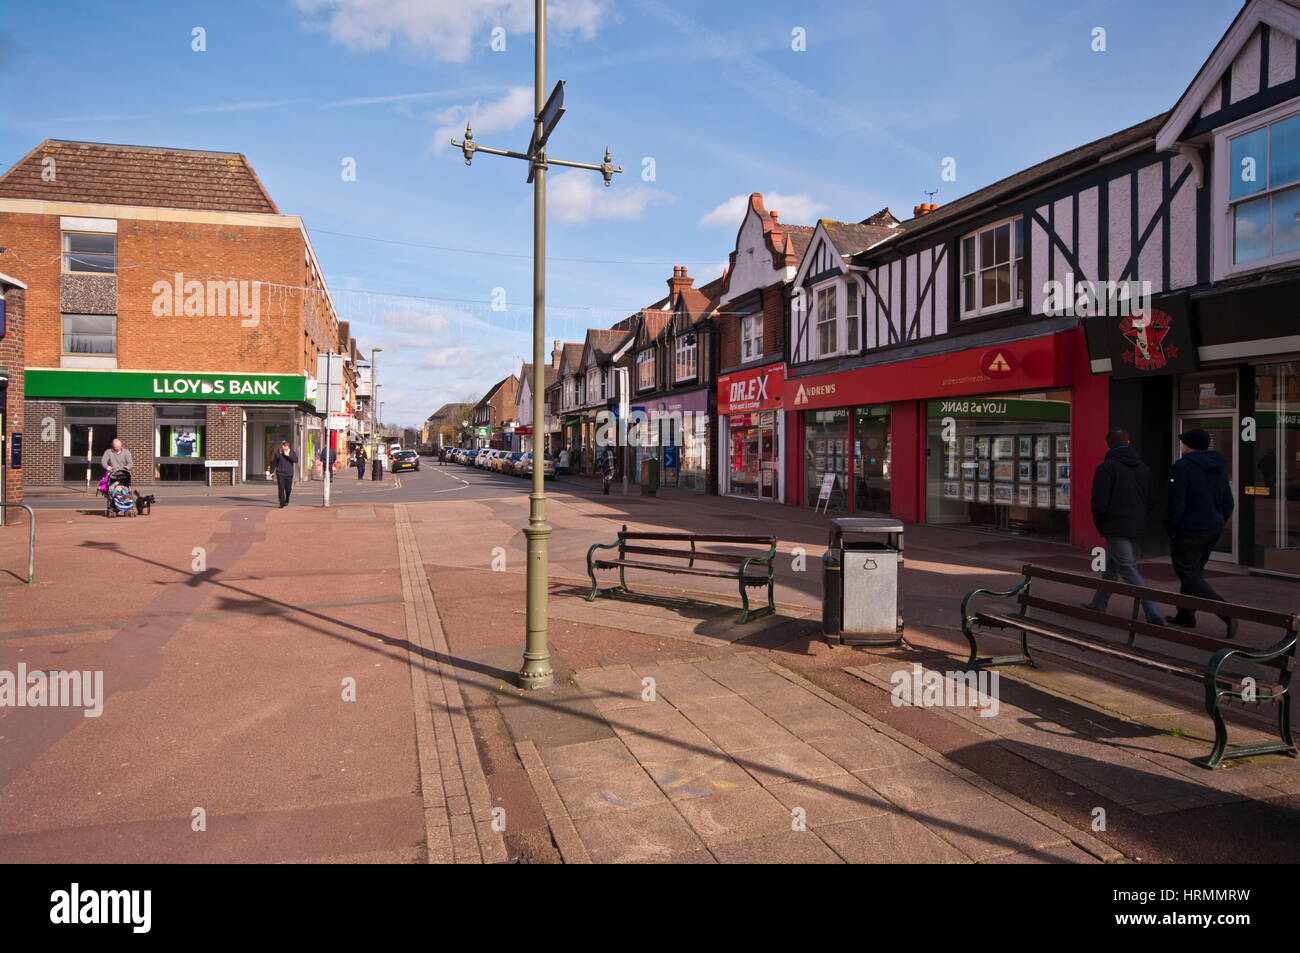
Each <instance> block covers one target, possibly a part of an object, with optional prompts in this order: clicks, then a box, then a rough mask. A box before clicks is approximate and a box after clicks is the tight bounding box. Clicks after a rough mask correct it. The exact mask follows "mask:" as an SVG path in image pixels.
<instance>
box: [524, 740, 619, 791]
mask: <svg viewBox="0 0 1300 953" xmlns="http://www.w3.org/2000/svg"><path fill="white" fill-rule="evenodd" d="M541 756H542V761H543V763H545V765H546V770H547V772H548V773H549V774H550V775H551V777H552V778H554V779H555V780H556V781H565V780H568V779H570V778H581V777H586V776H587V775H591V774H603V773H604V772H606V771H613V770H615V769H617V768H627V767H632V766H633V765H635V764H636V758H634V757H633V756H632V753H631V752H630V751H628V750H627V746H626V745H624V744H623V742H622V741H620V740H619V739H618V738H602V739H600V740H599V741H582V742H579V743H578V744H573V745H564V746H563V747H559V748H546V749H544V750H543V751H542V752H541Z"/></svg>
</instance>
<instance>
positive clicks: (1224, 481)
mask: <svg viewBox="0 0 1300 953" xmlns="http://www.w3.org/2000/svg"><path fill="white" fill-rule="evenodd" d="M1178 440H1179V442H1180V443H1181V445H1182V447H1181V449H1182V458H1181V459H1180V460H1179V461H1178V462H1177V463H1175V464H1174V465H1173V466H1172V467H1170V468H1169V503H1168V505H1167V506H1166V507H1165V528H1166V529H1167V530H1168V531H1169V558H1170V559H1171V560H1173V564H1174V572H1175V573H1177V574H1178V581H1179V582H1180V583H1181V586H1180V587H1179V590H1178V591H1179V592H1181V593H1182V594H1183V595H1185V596H1200V597H1201V598H1203V599H1215V600H1217V601H1219V602H1223V601H1225V600H1224V598H1223V597H1222V596H1221V595H1219V594H1218V593H1217V592H1215V591H1214V588H1213V587H1212V586H1211V585H1210V584H1209V583H1208V582H1206V581H1205V577H1204V576H1203V575H1202V573H1203V572H1204V570H1205V564H1206V563H1207V562H1209V559H1210V554H1211V553H1212V552H1214V547H1215V544H1216V543H1218V541H1219V536H1220V535H1222V533H1223V527H1224V525H1226V523H1227V522H1228V517H1230V516H1232V510H1233V499H1232V487H1231V486H1230V485H1229V484H1228V473H1227V468H1226V467H1225V465H1224V462H1223V454H1221V453H1219V451H1217V450H1211V449H1210V435H1209V434H1208V433H1206V432H1205V431H1204V430H1201V429H1199V428H1198V429H1195V430H1189V431H1187V432H1186V433H1182V434H1179V435H1178ZM1219 618H1221V619H1223V621H1224V622H1225V623H1226V624H1227V626H1228V637H1229V638H1231V637H1232V636H1234V635H1236V632H1237V620H1236V619H1229V618H1227V617H1225V616H1220V617H1219ZM1169 621H1171V622H1172V623H1173V624H1174V625H1181V626H1187V627H1188V628H1191V627H1192V626H1194V625H1196V612H1195V611H1194V610H1192V609H1179V610H1178V613H1177V615H1175V616H1174V617H1173V618H1172V619H1170V620H1169Z"/></svg>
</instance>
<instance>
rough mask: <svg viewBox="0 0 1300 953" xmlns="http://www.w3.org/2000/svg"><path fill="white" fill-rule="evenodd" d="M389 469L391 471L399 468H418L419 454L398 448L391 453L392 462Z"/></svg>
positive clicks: (394, 471)
mask: <svg viewBox="0 0 1300 953" xmlns="http://www.w3.org/2000/svg"><path fill="white" fill-rule="evenodd" d="M390 469H391V471H392V472H393V473H396V472H398V471H399V470H419V469H420V455H419V454H418V453H416V452H415V451H414V450H398V451H397V452H396V453H395V454H393V463H392V466H391V467H390Z"/></svg>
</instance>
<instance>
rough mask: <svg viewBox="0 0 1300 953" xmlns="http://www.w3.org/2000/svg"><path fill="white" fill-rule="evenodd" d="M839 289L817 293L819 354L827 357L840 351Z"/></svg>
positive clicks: (833, 287) (831, 288)
mask: <svg viewBox="0 0 1300 953" xmlns="http://www.w3.org/2000/svg"><path fill="white" fill-rule="evenodd" d="M838 296H839V289H838V288H837V287H835V286H834V285H831V286H830V287H829V288H822V289H820V290H819V291H818V292H817V353H818V354H819V355H822V356H825V355H827V354H834V353H835V352H836V351H837V350H838V349H839V317H838V315H837V313H836V306H835V305H836V298H837V297H838Z"/></svg>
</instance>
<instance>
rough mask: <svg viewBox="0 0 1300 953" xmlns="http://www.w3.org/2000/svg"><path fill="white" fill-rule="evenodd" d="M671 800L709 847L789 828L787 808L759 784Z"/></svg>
mask: <svg viewBox="0 0 1300 953" xmlns="http://www.w3.org/2000/svg"><path fill="white" fill-rule="evenodd" d="M674 804H675V805H676V807H677V810H678V811H680V812H681V815H682V817H684V818H686V823H688V824H690V825H691V828H692V829H693V830H694V831H695V833H696V834H697V835H698V836H699V838H700V840H702V841H704V843H705V844H706V845H707V846H708V847H709V848H714V847H717V846H718V845H720V844H730V843H732V842H734V841H738V840H748V839H752V838H756V837H766V836H768V835H771V834H779V833H781V832H783V831H789V830H790V824H791V816H790V811H789V809H788V808H786V807H785V806H783V805H782V804H781V802H780V801H778V800H777V799H776V798H774V797H773V796H772V795H771V794H769V793H768V792H767V791H765V790H764V789H763V788H761V787H751V788H742V789H740V790H736V791H725V792H719V793H717V794H711V795H709V796H707V797H693V798H684V799H682V800H678V801H675V802H674Z"/></svg>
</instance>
